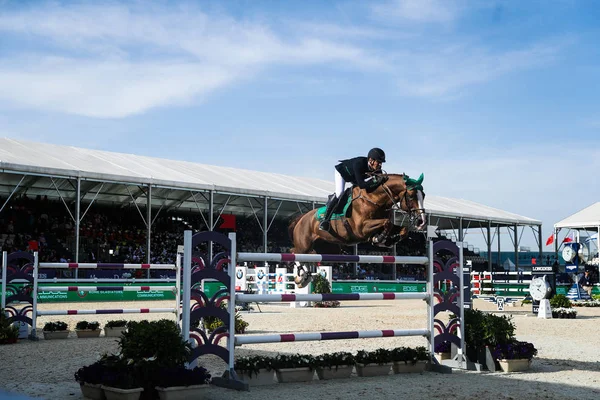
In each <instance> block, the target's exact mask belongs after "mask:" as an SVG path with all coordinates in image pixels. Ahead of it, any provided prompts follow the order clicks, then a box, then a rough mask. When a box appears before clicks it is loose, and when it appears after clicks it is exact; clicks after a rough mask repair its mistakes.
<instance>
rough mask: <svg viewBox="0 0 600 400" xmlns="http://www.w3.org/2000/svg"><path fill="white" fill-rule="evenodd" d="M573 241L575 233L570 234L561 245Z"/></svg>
mask: <svg viewBox="0 0 600 400" xmlns="http://www.w3.org/2000/svg"><path fill="white" fill-rule="evenodd" d="M573 240H575V232H571V233H570V234H569V235H568V236H566V237H565V239H564V240H563V241H562V242H563V243H569V242H572V241H573Z"/></svg>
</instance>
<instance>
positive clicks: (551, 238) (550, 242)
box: [546, 233, 554, 246]
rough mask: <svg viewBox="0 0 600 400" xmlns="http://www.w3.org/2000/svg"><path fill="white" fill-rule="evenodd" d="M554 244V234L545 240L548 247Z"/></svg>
mask: <svg viewBox="0 0 600 400" xmlns="http://www.w3.org/2000/svg"><path fill="white" fill-rule="evenodd" d="M552 243H554V233H553V234H551V235H550V237H549V238H548V239H547V240H546V246H550V245H551V244H552Z"/></svg>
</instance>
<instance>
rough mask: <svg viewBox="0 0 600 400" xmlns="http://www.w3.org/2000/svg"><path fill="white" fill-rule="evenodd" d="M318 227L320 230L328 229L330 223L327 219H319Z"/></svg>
mask: <svg viewBox="0 0 600 400" xmlns="http://www.w3.org/2000/svg"><path fill="white" fill-rule="evenodd" d="M319 229H320V230H322V231H329V229H331V223H330V222H329V221H321V222H320V223H319Z"/></svg>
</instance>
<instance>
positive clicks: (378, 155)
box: [368, 147, 385, 163]
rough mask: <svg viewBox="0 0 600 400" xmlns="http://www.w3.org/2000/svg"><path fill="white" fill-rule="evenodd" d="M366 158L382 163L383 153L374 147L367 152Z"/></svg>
mask: <svg viewBox="0 0 600 400" xmlns="http://www.w3.org/2000/svg"><path fill="white" fill-rule="evenodd" d="M368 157H369V158H372V159H373V160H375V161H379V162H382V163H384V162H385V153H384V152H383V150H381V149H380V148H379V147H374V148H372V149H371V150H369V154H368Z"/></svg>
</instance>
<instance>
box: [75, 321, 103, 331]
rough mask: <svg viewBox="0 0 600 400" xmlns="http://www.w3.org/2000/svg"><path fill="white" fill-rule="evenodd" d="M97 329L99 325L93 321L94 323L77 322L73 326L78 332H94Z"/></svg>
mask: <svg viewBox="0 0 600 400" xmlns="http://www.w3.org/2000/svg"><path fill="white" fill-rule="evenodd" d="M99 328H100V323H99V322H97V321H94V322H88V321H79V322H77V324H76V325H75V329H78V330H86V329H91V330H93V331H95V330H96V329H99Z"/></svg>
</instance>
